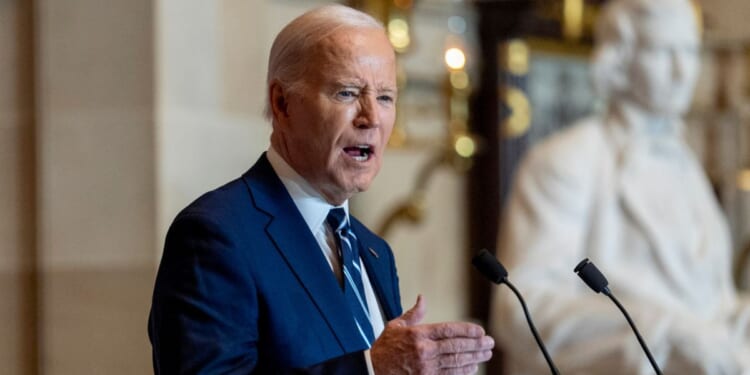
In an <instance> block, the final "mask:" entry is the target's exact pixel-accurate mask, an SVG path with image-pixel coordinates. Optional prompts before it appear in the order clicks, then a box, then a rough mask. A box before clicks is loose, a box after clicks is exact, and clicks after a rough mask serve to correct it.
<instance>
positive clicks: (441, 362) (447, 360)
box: [437, 350, 492, 369]
mask: <svg viewBox="0 0 750 375" xmlns="http://www.w3.org/2000/svg"><path fill="white" fill-rule="evenodd" d="M490 358H492V350H481V351H476V352H463V353H450V354H442V355H441V356H440V357H438V358H437V366H438V368H441V369H447V368H464V367H470V366H476V365H477V364H479V363H482V362H487V361H489V360H490Z"/></svg>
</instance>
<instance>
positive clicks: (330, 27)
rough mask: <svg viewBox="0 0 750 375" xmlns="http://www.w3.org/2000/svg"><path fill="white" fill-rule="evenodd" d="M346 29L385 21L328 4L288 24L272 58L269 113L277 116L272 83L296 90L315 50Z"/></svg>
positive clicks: (268, 75) (382, 28)
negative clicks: (339, 31)
mask: <svg viewBox="0 0 750 375" xmlns="http://www.w3.org/2000/svg"><path fill="white" fill-rule="evenodd" d="M342 28H374V29H381V30H384V27H383V24H381V23H380V22H378V21H377V20H376V19H375V18H373V17H372V16H370V15H368V14H366V13H363V12H360V11H358V10H356V9H352V8H349V7H347V6H344V5H339V4H333V5H325V6H322V7H319V8H315V9H313V10H310V11H308V12H306V13H304V14H302V15H301V16H299V17H297V18H295V19H294V20H292V22H290V23H289V24H287V25H286V26H285V27H284V28H283V29H282V30H281V32H279V34H278V35H277V36H276V39H275V40H274V42H273V46H272V47H271V53H270V55H269V57H268V74H267V75H266V108H265V112H264V114H265V116H266V118H268V119H269V120H270V119H272V117H273V112H272V110H271V98H270V88H271V84H272V83H273V82H274V81H276V82H279V83H280V84H281V85H282V86H283V87H284V89H285V90H288V91H294V90H295V89H296V88H297V87H298V86H299V85H300V84H301V83H302V81H303V78H304V76H305V70H306V69H307V67H308V63H309V57H310V54H311V52H312V51H313V50H314V49H315V47H316V46H317V45H318V43H320V42H321V41H322V40H324V39H326V38H327V37H329V36H330V35H332V34H333V33H335V32H336V31H338V30H340V29H342Z"/></svg>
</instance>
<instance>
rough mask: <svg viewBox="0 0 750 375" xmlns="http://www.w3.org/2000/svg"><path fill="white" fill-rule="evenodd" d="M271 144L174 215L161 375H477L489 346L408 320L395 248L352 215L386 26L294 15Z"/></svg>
mask: <svg viewBox="0 0 750 375" xmlns="http://www.w3.org/2000/svg"><path fill="white" fill-rule="evenodd" d="M267 92H268V103H267V104H268V105H267V115H268V116H269V118H270V119H271V121H272V123H273V132H272V135H271V146H270V147H269V149H268V151H267V152H266V153H265V154H264V155H263V156H261V158H260V159H259V160H258V161H257V162H256V164H255V165H254V166H253V167H252V168H251V169H250V170H249V171H248V172H246V173H245V174H244V175H243V176H242V177H240V178H238V179H236V180H234V181H232V182H229V183H228V184H226V185H224V186H223V187H220V188H219V189H217V190H214V191H212V192H209V193H207V194H205V195H203V196H202V197H200V198H198V200H196V201H195V202H193V203H192V204H190V205H189V206H188V207H187V208H185V209H184V210H183V211H182V212H181V213H180V214H179V215H178V216H177V218H176V219H175V220H174V223H173V224H172V226H171V228H170V230H169V233H168V235H167V239H166V244H165V249H164V255H163V258H162V262H161V266H160V268H159V273H158V276H157V280H156V286H155V289H154V297H153V305H152V309H151V316H150V322H149V333H150V338H151V341H152V344H153V358H154V369H155V372H156V373H161V374H178V373H191V374H193V373H206V374H209V373H210V374H218V373H222V374H223V373H233V374H249V373H258V374H260V373H263V374H266V373H273V374H276V373H288V372H291V373H341V374H357V373H368V372H370V373H375V374H401V373H423V374H467V373H472V372H475V371H476V369H477V365H478V364H479V363H481V362H484V361H486V360H488V359H489V358H490V356H491V349H492V347H493V346H494V342H493V340H492V339H491V338H490V337H488V336H486V335H485V333H484V330H483V329H482V328H481V327H480V326H477V325H475V324H470V323H460V322H457V323H437V324H419V323H420V320H421V319H422V318H423V316H424V314H425V309H426V307H425V302H424V301H423V300H422V298H421V297H418V298H417V302H416V304H415V306H414V307H412V308H411V309H410V310H409V311H407V312H406V313H404V314H402V309H401V303H400V295H399V288H398V277H397V275H396V268H395V264H394V258H393V254H392V252H391V250H390V248H389V247H388V245H387V244H386V243H385V241H383V239H381V238H379V237H377V236H376V235H375V234H373V233H372V232H370V231H369V230H368V229H367V228H365V227H364V226H363V225H362V224H361V223H360V222H359V221H357V220H356V219H355V218H353V217H351V216H349V213H348V205H347V201H348V199H349V198H350V197H352V195H354V194H355V193H357V192H360V191H364V190H366V189H367V188H368V187H369V185H370V182H371V181H372V179H373V178H374V177H375V175H376V174H377V172H378V170H379V169H380V165H381V163H382V158H383V152H384V151H385V146H386V143H387V141H388V137H389V136H390V133H391V130H392V128H393V124H394V119H395V101H396V95H397V88H396V69H395V55H394V52H393V49H392V48H391V45H390V43H389V42H388V39H387V37H386V35H385V33H384V29H383V27H382V26H381V25H380V24H379V23H378V22H377V21H375V20H374V19H373V18H371V17H370V16H368V15H366V14H364V13H361V12H359V11H356V10H353V9H350V8H347V7H344V6H338V5H333V6H325V7H322V8H318V9H315V10H312V11H310V12H308V13H305V14H303V15H302V16H300V17H298V18H297V19H295V20H293V21H292V22H291V23H290V24H289V25H287V26H286V27H285V28H284V29H283V30H282V31H281V32H280V33H279V35H278V36H277V37H276V40H275V41H274V44H273V47H272V49H271V54H270V59H269V70H268V91H267Z"/></svg>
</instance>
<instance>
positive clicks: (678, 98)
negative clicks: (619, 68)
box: [629, 9, 699, 115]
mask: <svg viewBox="0 0 750 375" xmlns="http://www.w3.org/2000/svg"><path fill="white" fill-rule="evenodd" d="M692 17H694V15H693V14H691V13H690V11H689V9H686V10H685V11H681V12H676V13H675V14H662V15H661V16H648V17H646V18H644V19H643V20H641V21H640V22H639V23H638V26H639V27H640V28H639V30H638V41H637V45H636V46H635V49H634V56H633V62H632V63H631V65H630V71H629V81H630V91H629V95H630V99H631V100H633V101H635V102H636V103H638V104H639V105H640V106H641V107H643V108H645V109H646V110H648V111H650V112H653V113H656V114H660V115H682V114H684V113H685V111H686V110H687V109H688V107H689V106H690V102H691V99H692V96H693V89H694V84H695V80H696V77H697V74H698V68H699V64H698V48H699V44H698V35H697V31H696V26H695V23H694V20H693V18H692Z"/></svg>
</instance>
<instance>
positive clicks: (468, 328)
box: [424, 322, 484, 340]
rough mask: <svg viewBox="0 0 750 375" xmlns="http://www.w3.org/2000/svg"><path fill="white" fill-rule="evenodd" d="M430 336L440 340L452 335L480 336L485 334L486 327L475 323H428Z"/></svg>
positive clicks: (426, 326)
mask: <svg viewBox="0 0 750 375" xmlns="http://www.w3.org/2000/svg"><path fill="white" fill-rule="evenodd" d="M424 327H425V328H427V334H428V336H427V337H428V338H430V339H432V340H440V339H446V338H452V337H473V338H480V337H483V336H484V328H482V326H480V325H477V324H474V323H464V322H451V323H435V324H427V325H425V326H424Z"/></svg>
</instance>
